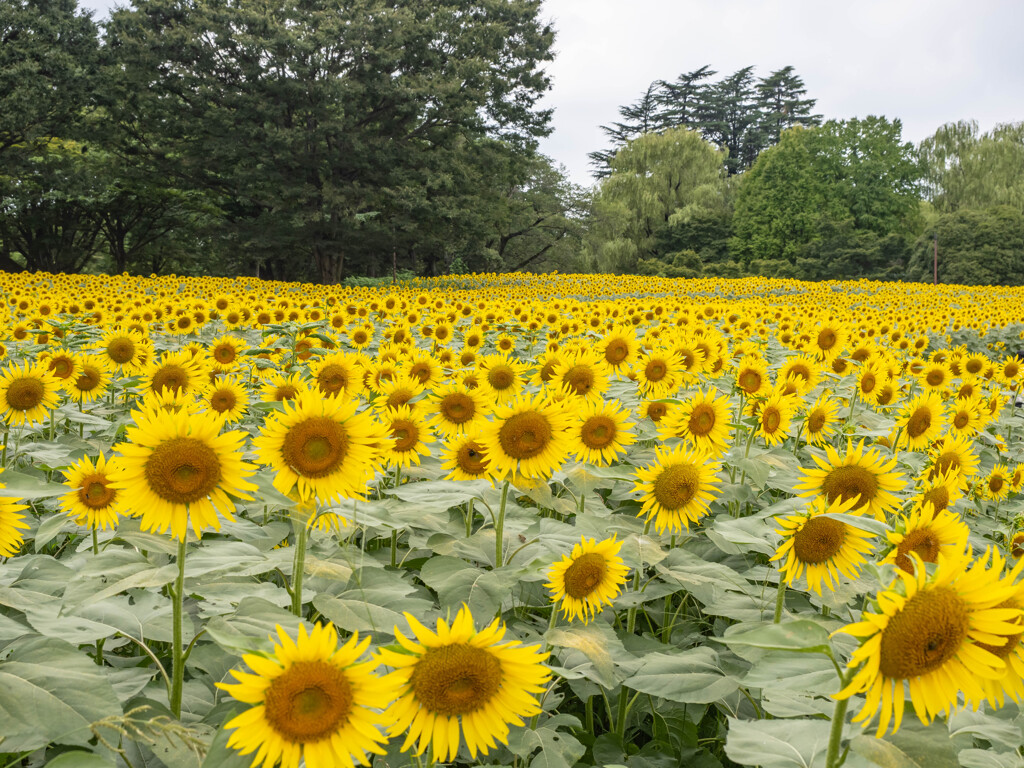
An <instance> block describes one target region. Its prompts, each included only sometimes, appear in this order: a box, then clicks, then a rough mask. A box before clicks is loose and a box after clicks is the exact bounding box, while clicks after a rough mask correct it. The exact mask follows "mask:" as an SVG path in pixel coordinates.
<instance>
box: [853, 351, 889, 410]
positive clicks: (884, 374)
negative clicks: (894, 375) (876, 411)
mask: <svg viewBox="0 0 1024 768" xmlns="http://www.w3.org/2000/svg"><path fill="white" fill-rule="evenodd" d="M888 380H889V372H888V371H886V370H885V368H883V367H882V365H881V364H880V362H879V361H877V360H872V361H870V362H865V363H864V364H863V366H862V367H861V369H860V373H858V374H857V393H858V394H859V396H860V397H861V398H862V399H864V400H872V401H873V400H874V399H875V398H876V397H877V391H878V389H879V388H880V387H881V386H882V385H883V384H885V383H886V382H887V381H888Z"/></svg>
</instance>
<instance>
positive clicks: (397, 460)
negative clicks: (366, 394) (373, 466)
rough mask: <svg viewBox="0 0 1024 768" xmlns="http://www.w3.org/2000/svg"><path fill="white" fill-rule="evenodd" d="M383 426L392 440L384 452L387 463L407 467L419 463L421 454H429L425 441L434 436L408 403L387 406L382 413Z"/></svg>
mask: <svg viewBox="0 0 1024 768" xmlns="http://www.w3.org/2000/svg"><path fill="white" fill-rule="evenodd" d="M382 418H383V420H384V427H385V429H387V430H388V433H389V434H390V435H391V437H392V438H393V440H394V442H393V443H392V444H391V446H390V447H389V448H388V449H387V452H386V454H385V456H386V458H387V460H388V463H389V464H391V465H393V466H396V467H409V466H412V465H413V464H419V463H420V457H421V456H429V455H430V449H429V448H428V447H427V445H426V444H427V443H432V442H434V436H433V435H432V434H430V430H429V428H428V427H427V425H426V423H425V422H424V420H423V417H422V416H421V415H420V414H419V413H417V412H416V411H415V410H414V409H413V408H412V407H410V406H408V405H400V406H398V407H397V408H389V409H388V410H387V411H385V412H384V413H383V414H382Z"/></svg>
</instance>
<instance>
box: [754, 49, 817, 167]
mask: <svg viewBox="0 0 1024 768" xmlns="http://www.w3.org/2000/svg"><path fill="white" fill-rule="evenodd" d="M806 94H807V88H805V87H804V81H803V78H801V77H800V76H798V75H796V74H795V73H794V71H793V67H791V66H790V67H783V68H782V69H780V70H777V71H775V72H772V73H771V74H770V75H768V77H763V78H761V79H760V80H759V81H758V83H757V107H758V111H759V112H760V113H761V117H760V120H759V121H758V125H757V129H758V131H759V133H760V135H759V143H760V144H761V145H762V147H768V146H772V145H774V144H778V143H779V139H780V137H781V136H782V132H783V131H785V130H786V129H788V128H793V127H795V126H798V125H799V126H804V127H808V126H812V125H819V124H820V123H821V115H815V114H811V113H812V111H813V110H814V105H815V103H816V101H815V99H805V98H802V97H803V96H805V95H806Z"/></svg>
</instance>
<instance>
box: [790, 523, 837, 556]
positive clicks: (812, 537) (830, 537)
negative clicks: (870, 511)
mask: <svg viewBox="0 0 1024 768" xmlns="http://www.w3.org/2000/svg"><path fill="white" fill-rule="evenodd" d="M844 541H846V525H845V523H842V522H840V521H839V520H833V519H832V518H831V517H812V518H811V519H810V520H808V521H807V522H806V523H804V527H803V528H801V529H800V530H799V531H797V532H796V533H795V534H794V535H793V551H794V552H795V553H796V556H797V557H798V558H799V559H800V560H801V561H802V562H805V563H809V564H811V565H817V564H818V563H825V562H828V561H829V560H830V559H832V558H833V557H835V556H836V555H837V554H838V553H839V550H840V549H842V546H843V542H844Z"/></svg>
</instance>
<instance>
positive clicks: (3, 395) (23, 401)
mask: <svg viewBox="0 0 1024 768" xmlns="http://www.w3.org/2000/svg"><path fill="white" fill-rule="evenodd" d="M59 392H60V383H59V382H58V380H57V379H56V378H55V377H54V376H53V374H51V373H50V372H49V371H48V370H47V369H46V365H45V364H42V363H35V364H29V363H27V362H26V363H17V364H15V365H12V366H11V367H10V368H8V369H7V370H5V371H4V372H3V375H2V376H0V415H2V416H3V417H4V420H5V421H6V422H7V423H8V424H10V425H12V426H21V425H23V424H31V423H33V422H37V421H43V420H45V419H46V417H47V415H48V414H49V412H50V411H51V410H52V409H54V408H56V407H57V405H58V403H59V400H60V396H59Z"/></svg>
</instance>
